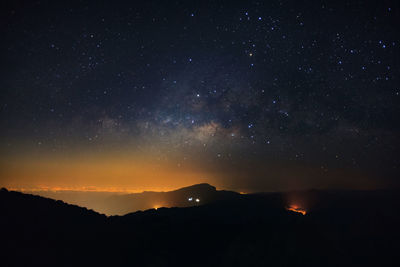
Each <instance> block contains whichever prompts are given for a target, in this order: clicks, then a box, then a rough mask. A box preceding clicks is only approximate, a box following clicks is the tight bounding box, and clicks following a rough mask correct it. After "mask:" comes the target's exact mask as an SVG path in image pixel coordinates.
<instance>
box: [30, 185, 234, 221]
mask: <svg viewBox="0 0 400 267" xmlns="http://www.w3.org/2000/svg"><path fill="white" fill-rule="evenodd" d="M36 194H39V195H43V196H46V197H50V198H53V199H61V200H64V201H66V202H68V203H71V204H75V205H79V206H84V207H87V208H90V209H93V210H95V211H97V212H100V213H103V214H107V215H124V214H127V213H130V212H135V211H138V210H147V209H152V208H159V207H190V206H197V205H203V204H207V203H212V202H215V201H221V200H230V199H232V198H234V197H237V196H239V194H238V193H236V192H232V191H224V190H216V188H215V187H214V186H211V185H209V184H206V183H204V184H197V185H192V186H188V187H184V188H180V189H178V190H174V191H169V192H152V191H145V192H142V193H133V194H112V193H105V192H74V191H67V192H36ZM190 199H191V200H190ZM196 199H198V201H199V202H196ZM189 200H190V201H189Z"/></svg>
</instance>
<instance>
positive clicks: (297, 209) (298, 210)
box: [286, 205, 307, 215]
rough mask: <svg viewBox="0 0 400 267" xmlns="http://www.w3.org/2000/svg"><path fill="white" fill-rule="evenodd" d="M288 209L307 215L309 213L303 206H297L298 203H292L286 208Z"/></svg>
mask: <svg viewBox="0 0 400 267" xmlns="http://www.w3.org/2000/svg"><path fill="white" fill-rule="evenodd" d="M286 209H287V210H290V211H294V212H297V213H300V214H302V215H306V214H307V212H306V210H305V209H303V208H300V207H299V206H297V205H290V206H289V207H288V208H286Z"/></svg>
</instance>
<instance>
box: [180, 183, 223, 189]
mask: <svg viewBox="0 0 400 267" xmlns="http://www.w3.org/2000/svg"><path fill="white" fill-rule="evenodd" d="M198 190H201V191H217V188H216V187H215V186H212V185H210V184H207V183H201V184H194V185H190V186H187V187H182V188H179V189H177V190H175V191H198Z"/></svg>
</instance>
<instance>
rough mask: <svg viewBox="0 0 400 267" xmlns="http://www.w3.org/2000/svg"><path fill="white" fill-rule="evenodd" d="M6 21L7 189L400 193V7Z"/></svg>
mask: <svg viewBox="0 0 400 267" xmlns="http://www.w3.org/2000/svg"><path fill="white" fill-rule="evenodd" d="M71 2H72V1H71ZM3 5H4V4H3ZM1 10H2V11H1V22H0V24H1V26H0V29H1V44H0V45H1V64H0V67H1V79H0V88H1V91H0V94H1V97H0V100H1V116H0V128H1V133H0V145H1V147H0V149H1V150H0V153H1V154H0V186H5V187H9V188H15V189H20V190H22V189H31V190H33V189H41V190H42V189H51V190H53V189H60V190H65V189H73V190H101V191H114V190H115V191H140V190H147V189H154V190H163V189H172V188H177V187H180V186H186V185H191V184H194V183H200V182H208V183H210V184H213V185H215V186H217V188H221V189H232V190H238V191H244V192H256V191H277V190H293V189H306V188H359V189H371V188H385V187H392V186H397V185H399V180H398V176H399V177H400V175H399V172H400V170H399V166H400V157H399V152H400V144H399V130H400V124H399V122H400V120H399V116H400V81H399V78H400V68H399V67H400V66H399V64H400V53H399V52H400V49H399V48H400V40H399V36H400V35H399V25H400V3H399V2H398V1H376V2H375V1H374V2H372V1H304V2H303V1H126V3H123V2H119V1H110V2H108V4H103V3H99V2H97V1H94V2H90V3H89V2H85V1H79V2H74V3H70V2H67V1H64V3H63V4H62V3H61V2H59V1H37V2H34V1H28V3H23V2H19V1H8V3H6V4H5V6H3V7H2V8H1Z"/></svg>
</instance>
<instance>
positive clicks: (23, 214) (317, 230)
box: [0, 190, 400, 266]
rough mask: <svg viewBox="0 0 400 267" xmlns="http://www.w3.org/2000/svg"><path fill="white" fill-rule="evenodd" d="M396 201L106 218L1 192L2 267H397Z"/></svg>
mask: <svg viewBox="0 0 400 267" xmlns="http://www.w3.org/2000/svg"><path fill="white" fill-rule="evenodd" d="M399 200H400V197H399V194H397V192H394V191H373V192H366V191H364V192H362V191H304V192H292V193H285V194H283V193H282V194H281V193H274V194H254V195H239V196H237V197H234V198H232V199H228V200H226V199H225V200H221V201H215V202H212V203H210V204H206V205H203V206H195V207H187V208H159V209H157V210H155V209H151V210H147V211H143V212H135V213H131V214H127V215H125V216H113V217H106V216H103V215H100V214H97V213H95V212H93V211H90V210H86V209H83V208H79V207H76V206H71V205H68V204H65V203H62V202H60V201H54V200H51V199H45V198H42V197H37V196H32V195H26V194H22V193H17V192H9V191H7V190H1V192H0V214H1V220H0V227H1V231H2V235H1V237H2V238H1V239H0V240H1V241H0V242H1V244H2V249H1V254H2V255H1V266H398V264H399V263H400V260H399V259H398V255H397V254H398V249H399V238H400V234H399V233H400V230H399V225H400V214H399V206H398V205H399V203H400V201H399ZM292 204H296V205H299V206H301V207H303V208H304V209H306V210H307V214H306V215H305V216H303V215H301V214H300V213H297V212H292V211H288V210H287V209H285V207H287V206H290V205H292Z"/></svg>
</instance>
